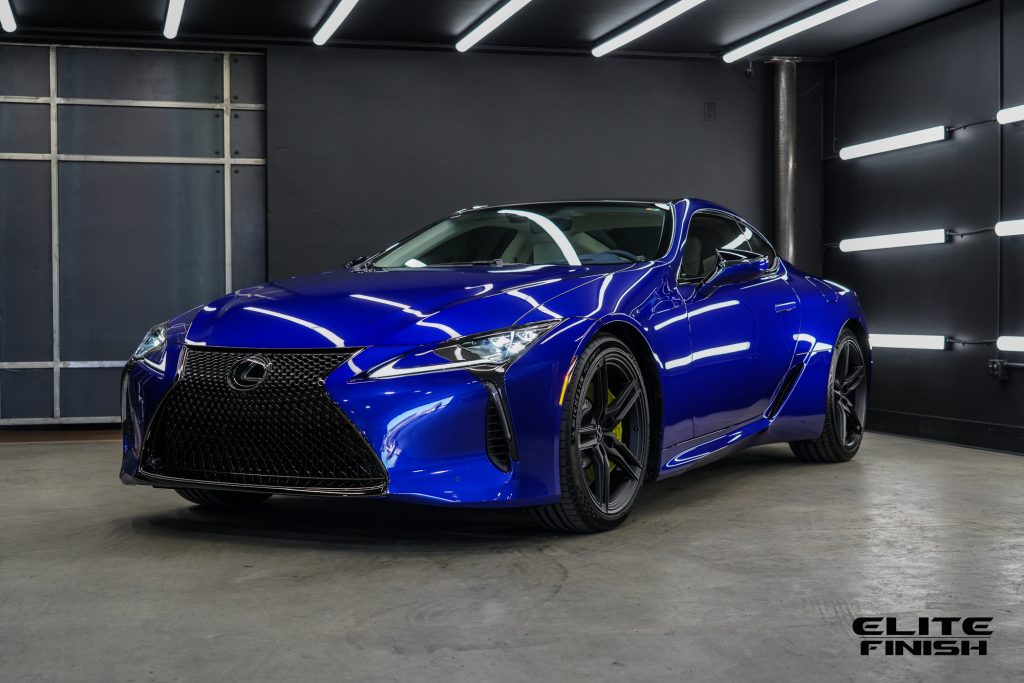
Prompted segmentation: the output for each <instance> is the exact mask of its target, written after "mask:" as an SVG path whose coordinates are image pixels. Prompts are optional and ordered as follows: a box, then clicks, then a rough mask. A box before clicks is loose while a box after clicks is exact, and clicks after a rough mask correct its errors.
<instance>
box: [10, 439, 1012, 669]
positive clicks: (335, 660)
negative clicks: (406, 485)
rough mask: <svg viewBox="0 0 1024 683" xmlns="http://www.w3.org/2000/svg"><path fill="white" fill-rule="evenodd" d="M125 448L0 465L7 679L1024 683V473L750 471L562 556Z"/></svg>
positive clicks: (89, 447) (554, 542)
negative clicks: (959, 630) (921, 645)
mask: <svg viewBox="0 0 1024 683" xmlns="http://www.w3.org/2000/svg"><path fill="white" fill-rule="evenodd" d="M117 451H118V444H116V443H115V442H109V441H108V442H102V441H101V442H97V441H92V442H81V443H72V442H64V443H21V444H10V443H8V444H0V680H2V681H5V682H10V681H23V680H27V681H35V680H54V681H306V680H317V681H326V680H332V681H341V680H345V681H353V680H373V681H406V680H415V681H484V680H492V681H515V680H540V681H568V680H574V679H588V680H590V681H594V680H611V679H616V680H628V681H654V680H671V681H679V680H694V681H709V680H721V681H745V680H757V681H776V680H778V681H782V680H785V681H832V680H836V681H848V680H865V681H867V680H878V679H883V680H884V679H891V680H929V681H934V680H957V681H972V680H988V681H991V680H1016V681H1019V680H1021V678H1022V675H1024V605H1022V600H1024V457H1021V456H1015V455H1008V454H1001V453H993V452H986V451H976V450H970V449H965V448H957V447H953V446H945V445H941V444H936V443H929V442H923V441H913V440H909V439H902V438H896V437H889V436H884V435H880V434H871V435H869V436H868V438H867V439H866V441H865V444H864V447H863V449H862V450H861V453H860V455H859V456H858V457H857V459H856V460H854V461H853V462H851V463H848V464H845V465H804V464H800V463H797V462H796V461H795V460H794V459H793V458H792V457H791V456H790V455H789V452H788V450H787V449H786V448H785V447H776V446H772V447H761V448H756V449H753V450H751V451H748V452H745V453H742V454H739V455H736V456H733V457H732V458H731V459H727V460H725V461H722V462H720V463H717V464H715V465H712V466H710V467H707V468H705V469H702V470H698V471H695V472H692V473H690V474H686V475H683V477H682V478H679V479H675V480H670V481H666V482H662V483H659V484H655V485H652V486H649V487H648V488H647V490H646V491H645V492H644V495H643V496H642V498H641V500H640V503H639V505H638V507H637V509H636V510H635V511H634V513H633V516H632V518H631V519H630V520H629V521H628V522H627V523H626V524H625V525H623V526H622V527H621V528H620V529H618V530H616V531H614V532H611V533H607V534H604V535H597V536H577V537H573V536H560V535H557V534H552V533H548V532H544V531H541V530H538V529H537V528H535V527H534V526H533V525H532V523H531V522H530V521H529V519H528V518H526V517H525V516H523V515H521V514H518V513H514V512H512V513H509V512H481V511H472V510H465V511H462V510H458V511H457V510H439V509H428V508H413V507H403V506H395V505H391V504H383V503H379V502H371V501H327V500H317V499H295V498H292V499H287V498H280V499H274V500H272V501H271V502H270V503H268V504H267V505H265V506H263V507H262V508H260V509H258V510H257V511H256V512H251V513H247V514H246V513H232V512H228V513H219V514H213V513H208V512H202V511H200V510H198V509H197V508H194V507H191V506H189V505H188V504H186V503H185V501H183V500H181V499H180V498H178V497H177V496H176V495H175V494H173V493H171V492H168V491H154V490H152V489H147V488H141V487H124V486H121V485H120V484H119V483H118V482H117V478H116V471H117V464H118V452H117ZM861 615H864V616H869V615H891V616H899V617H912V616H918V615H925V616H989V617H994V618H995V621H994V622H993V626H994V629H995V635H994V637H993V638H992V639H991V641H990V642H989V648H990V650H989V654H988V656H985V657H979V656H977V655H973V656H968V657H910V656H904V657H882V656H878V655H874V656H870V657H863V656H860V655H859V654H858V642H857V640H856V638H855V637H854V635H853V633H852V631H851V621H852V619H853V618H854V617H856V616H861Z"/></svg>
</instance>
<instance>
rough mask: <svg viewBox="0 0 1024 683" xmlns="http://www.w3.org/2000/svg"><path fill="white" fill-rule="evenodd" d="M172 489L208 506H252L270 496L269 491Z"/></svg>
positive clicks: (196, 502)
mask: <svg viewBox="0 0 1024 683" xmlns="http://www.w3.org/2000/svg"><path fill="white" fill-rule="evenodd" d="M174 490H175V492H176V493H177V494H178V495H179V496H181V497H182V498H184V499H185V500H187V501H188V502H190V503H195V504H196V505H199V506H202V507H210V508H240V507H252V506H253V505H259V504H260V503H262V502H263V501H265V500H266V499H267V498H270V494H269V493H254V492H253V493H251V492H249V491H214V490H212V489H174Z"/></svg>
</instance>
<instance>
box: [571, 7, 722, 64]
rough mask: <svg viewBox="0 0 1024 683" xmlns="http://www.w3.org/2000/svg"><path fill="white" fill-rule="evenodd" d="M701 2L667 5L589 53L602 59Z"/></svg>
mask: <svg viewBox="0 0 1024 683" xmlns="http://www.w3.org/2000/svg"><path fill="white" fill-rule="evenodd" d="M702 2H704V0H680V2H677V3H675V4H673V5H669V6H668V7H666V8H665V9H663V10H661V11H660V12H658V13H657V14H655V15H653V16H651V17H649V18H647V19H645V20H643V21H641V22H640V23H639V24H636V25H635V26H632V27H630V28H628V29H626V30H625V31H621V32H620V33H616V34H615V35H614V36H612V37H611V38H609V39H608V40H606V41H604V42H603V43H601V44H599V45H598V46H597V47H595V48H594V49H593V50H591V53H592V54H593V55H594V56H595V57H603V56H605V55H606V54H608V53H609V52H612V51H614V50H618V49H619V48H620V47H622V46H623V45H626V44H627V43H631V42H633V41H634V40H636V39H637V38H639V37H640V36H642V35H645V34H647V33H650V32H651V31H653V30H654V29H656V28H658V27H659V26H663V25H664V24H667V23H668V22H670V21H672V20H673V19H675V18H676V17H678V16H679V15H681V14H683V13H685V12H689V11H690V10H691V9H693V8H694V7H696V6H697V5H699V4H701V3H702Z"/></svg>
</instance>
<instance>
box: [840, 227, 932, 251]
mask: <svg viewBox="0 0 1024 683" xmlns="http://www.w3.org/2000/svg"><path fill="white" fill-rule="evenodd" d="M948 239H949V232H948V231H946V230H943V229H941V228H939V229H937V230H917V231H915V232H899V233H894V234H891V235H874V236H872V237H854V238H851V239H845V240H842V241H841V242H839V250H840V251H844V252H851V251H869V250H872V249H893V248H895V247H916V246H920V245H922V244H943V243H945V242H946V241H947V240H948Z"/></svg>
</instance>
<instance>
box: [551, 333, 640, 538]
mask: <svg viewBox="0 0 1024 683" xmlns="http://www.w3.org/2000/svg"><path fill="white" fill-rule="evenodd" d="M650 441H651V419H650V406H649V399H648V396H647V387H646V384H645V382H644V376H643V372H642V370H641V369H640V366H639V364H638V363H637V361H636V359H635V358H634V357H633V355H632V354H631V353H630V351H629V349H628V348H627V347H626V346H625V345H623V344H622V342H620V341H619V340H618V339H617V338H615V337H611V336H608V335H601V336H599V337H598V338H597V339H595V340H594V342H593V343H592V344H591V345H590V346H589V347H588V348H587V350H586V351H585V352H584V353H583V354H582V355H581V356H580V358H579V360H578V361H577V364H576V370H575V371H574V373H573V377H572V378H571V379H570V382H569V386H568V388H567V390H566V393H565V401H564V406H563V417H562V434H561V443H560V446H561V447H560V455H559V465H560V467H559V472H560V475H561V485H562V499H561V501H560V502H559V503H556V504H555V505H549V506H545V507H541V508H534V513H535V516H536V517H537V519H538V520H539V521H540V522H541V523H542V524H544V525H545V526H548V527H551V528H554V529H556V530H559V531H569V532H576V533H580V532H594V531H605V530H607V529H611V528H614V527H615V526H617V525H618V524H620V523H621V522H622V520H624V519H625V518H626V515H627V514H628V513H629V510H630V509H631V508H632V507H633V503H634V502H635V501H636V498H637V495H638V494H639V492H640V487H641V486H642V484H643V481H644V478H645V476H646V472H647V460H648V456H649V453H650V450H651V448H650V445H651V444H650Z"/></svg>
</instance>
